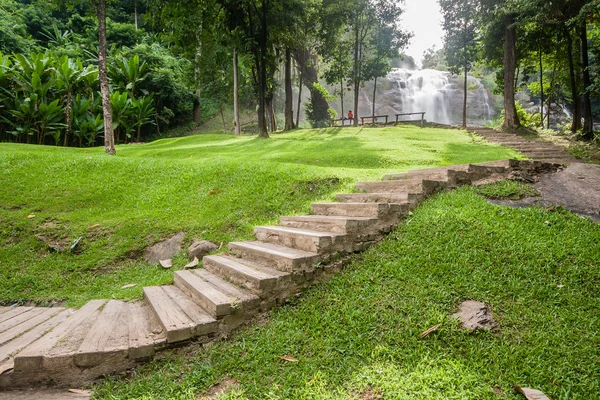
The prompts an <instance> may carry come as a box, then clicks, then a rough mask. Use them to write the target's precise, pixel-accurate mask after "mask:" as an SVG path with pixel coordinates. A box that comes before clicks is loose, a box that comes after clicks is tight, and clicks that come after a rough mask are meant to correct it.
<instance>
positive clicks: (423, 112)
mask: <svg viewBox="0 0 600 400" xmlns="http://www.w3.org/2000/svg"><path fill="white" fill-rule="evenodd" d="M419 114H421V125H423V121H424V120H425V111H421V112H414V113H400V114H396V123H398V117H401V116H403V115H419ZM412 121H414V120H412ZM417 121H418V120H417ZM407 122H410V121H407Z"/></svg>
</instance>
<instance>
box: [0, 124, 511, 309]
mask: <svg viewBox="0 0 600 400" xmlns="http://www.w3.org/2000/svg"><path fill="white" fill-rule="evenodd" d="M515 156H516V153H515V152H513V151H512V150H509V149H506V148H502V147H499V146H494V145H488V144H483V143H480V142H476V143H474V141H473V139H472V137H471V136H469V135H468V134H466V133H465V132H462V131H459V130H445V129H431V128H424V129H421V128H418V127H414V126H400V127H397V128H379V129H369V128H366V129H361V128H345V129H334V128H332V129H323V130H301V131H296V132H293V133H286V134H276V135H273V137H272V139H270V140H262V139H257V138H255V137H248V136H244V137H235V136H231V135H199V136H191V137H184V138H175V139H165V140H160V141H156V142H153V143H149V144H144V145H129V146H119V147H118V148H117V156H116V157H108V156H106V155H104V153H103V151H102V149H101V148H95V149H64V148H55V147H41V146H30V145H15V144H5V143H4V144H0V169H1V170H2V172H3V173H2V177H1V178H0V304H12V303H15V302H26V301H33V302H36V303H41V304H43V303H49V302H52V301H65V302H66V304H68V305H72V306H79V305H82V304H83V303H85V302H86V301H88V300H90V299H93V298H117V299H133V298H141V296H142V287H143V286H147V285H157V284H164V283H170V282H171V281H172V277H173V272H172V271H170V270H167V271H165V270H163V269H162V268H160V267H157V266H156V265H150V264H148V263H146V262H145V261H143V260H142V259H141V257H140V255H141V253H142V251H143V249H144V248H146V247H147V246H148V245H150V244H152V243H154V242H156V241H158V240H160V239H162V238H166V237H169V236H170V235H172V234H174V233H177V232H180V231H184V232H185V233H186V238H185V244H189V243H191V241H192V240H193V239H194V238H202V239H208V240H212V241H214V242H217V243H223V244H224V245H225V244H226V243H227V242H228V241H231V240H239V239H249V238H251V237H252V228H253V226H254V225H259V224H265V223H273V222H276V220H277V218H278V216H279V215H286V214H288V215H289V214H292V213H294V212H297V213H306V212H308V206H309V204H310V203H311V202H313V201H317V200H323V199H332V198H333V195H334V193H338V192H344V191H350V190H352V187H353V184H354V182H356V181H358V180H365V179H381V177H382V176H383V175H384V174H385V173H389V172H400V171H406V170H409V169H415V168H426V167H434V166H439V165H453V164H461V163H468V162H481V161H489V160H497V159H505V158H510V157H515ZM30 216H34V217H31V218H29V217H30ZM35 235H38V236H39V235H43V236H46V237H51V238H55V239H57V240H63V241H64V242H66V243H72V242H73V241H74V240H76V239H77V238H79V237H82V241H81V245H80V249H79V252H78V253H77V254H71V253H68V252H67V253H55V252H51V251H48V247H47V245H46V244H45V243H43V242H42V241H40V240H38V239H36V236H35ZM186 262H187V260H186V259H185V257H184V256H180V257H177V258H176V259H175V260H174V265H175V266H174V269H177V268H181V267H182V266H183V265H184V264H185V263H186ZM131 283H135V284H137V286H136V287H134V288H129V289H121V287H122V286H124V285H127V284H131Z"/></svg>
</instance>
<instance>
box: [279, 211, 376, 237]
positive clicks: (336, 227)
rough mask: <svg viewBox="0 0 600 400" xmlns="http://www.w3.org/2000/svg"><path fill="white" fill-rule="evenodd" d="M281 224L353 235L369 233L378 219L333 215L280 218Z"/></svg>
mask: <svg viewBox="0 0 600 400" xmlns="http://www.w3.org/2000/svg"><path fill="white" fill-rule="evenodd" d="M279 224H280V225H282V226H286V227H290V228H297V229H310V230H313V231H321V232H334V233H336V234H353V233H362V232H365V231H368V230H369V228H372V227H373V226H374V225H375V224H377V219H376V218H369V217H346V216H331V215H295V216H289V217H280V218H279Z"/></svg>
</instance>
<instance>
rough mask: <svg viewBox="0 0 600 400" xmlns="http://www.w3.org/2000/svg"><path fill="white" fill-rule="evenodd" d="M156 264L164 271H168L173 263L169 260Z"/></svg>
mask: <svg viewBox="0 0 600 400" xmlns="http://www.w3.org/2000/svg"><path fill="white" fill-rule="evenodd" d="M158 262H159V263H160V265H161V266H162V267H163V268H164V269H168V268H171V267H172V266H173V261H171V259H170V258H169V259H168V260H159V261H158Z"/></svg>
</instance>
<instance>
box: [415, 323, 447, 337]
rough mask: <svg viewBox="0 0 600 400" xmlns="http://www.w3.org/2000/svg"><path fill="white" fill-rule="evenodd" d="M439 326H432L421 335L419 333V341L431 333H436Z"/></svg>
mask: <svg viewBox="0 0 600 400" xmlns="http://www.w3.org/2000/svg"><path fill="white" fill-rule="evenodd" d="M440 326H442V324H437V325H434V326H432V327H431V328H429V329H427V330H426V331H425V332H423V333H421V335H419V339H423V338H424V337H425V336H427V335H429V334H430V333H431V332H435V331H437V330H438V328H439V327H440Z"/></svg>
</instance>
